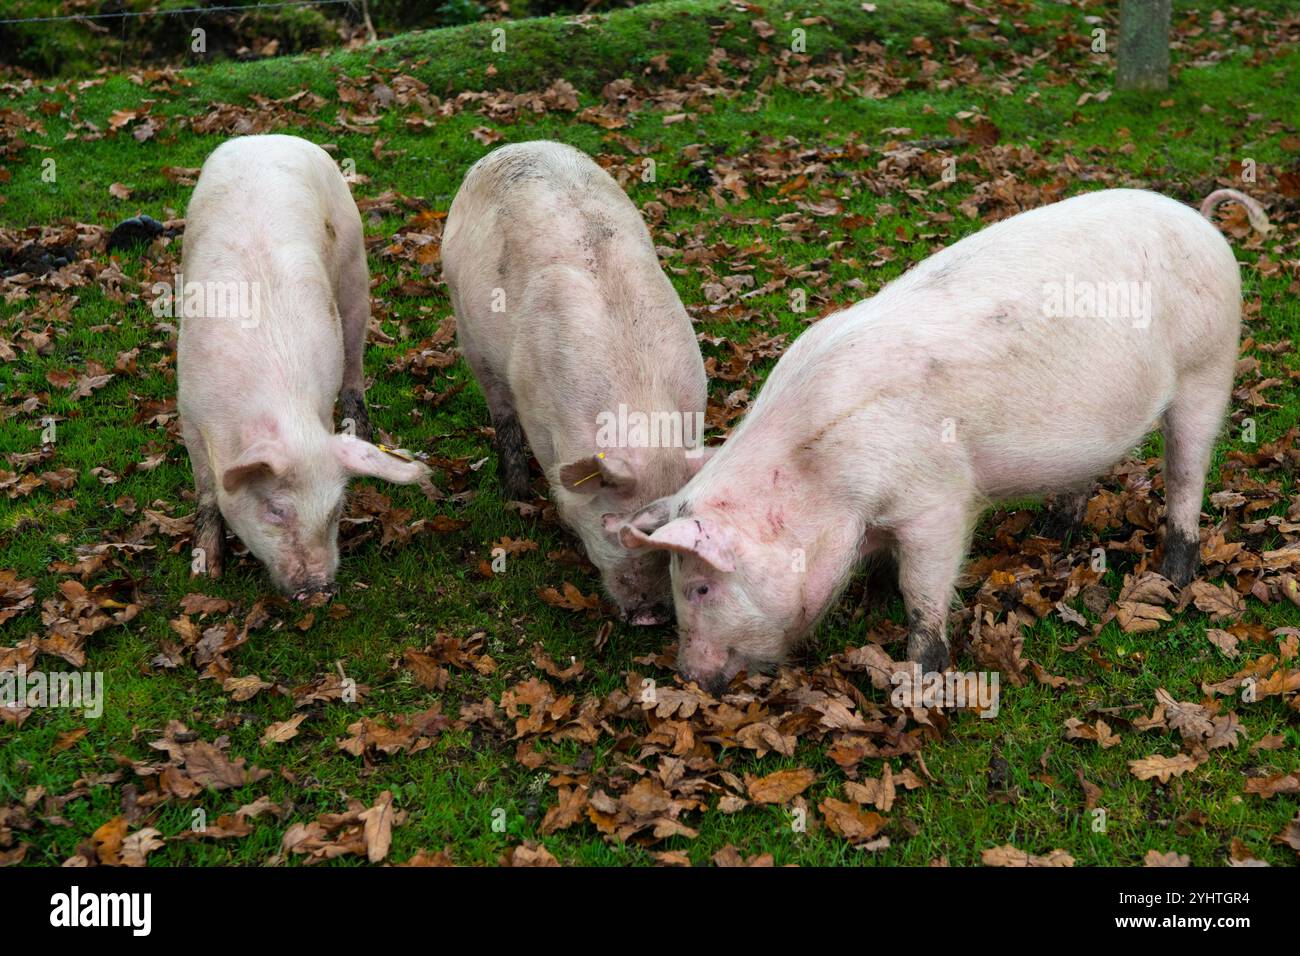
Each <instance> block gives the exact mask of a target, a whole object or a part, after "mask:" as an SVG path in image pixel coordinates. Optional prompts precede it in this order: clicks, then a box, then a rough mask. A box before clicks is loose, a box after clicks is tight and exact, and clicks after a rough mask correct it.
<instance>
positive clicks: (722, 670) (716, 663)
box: [677, 639, 741, 697]
mask: <svg viewBox="0 0 1300 956" xmlns="http://www.w3.org/2000/svg"><path fill="white" fill-rule="evenodd" d="M740 668H741V662H740V656H739V655H738V654H736V653H735V652H734V651H730V650H728V649H727V648H725V647H722V646H720V645H718V644H714V643H712V642H710V641H704V640H690V639H687V640H685V642H684V643H683V644H682V649H681V650H680V651H679V652H678V654H677V670H678V671H679V672H680V673H681V675H682V677H683V678H684V679H686V680H688V681H692V680H693V681H695V683H697V684H699V685H700V686H701V687H703V688H704V689H705V690H707V691H708V692H709V693H710V694H713V695H714V696H715V697H716V696H717V695H718V694H721V693H722V692H723V691H724V690H726V689H727V685H728V684H730V683H731V678H733V677H735V676H736V675H737V674H738V673H740Z"/></svg>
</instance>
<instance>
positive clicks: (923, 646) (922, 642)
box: [907, 633, 949, 674]
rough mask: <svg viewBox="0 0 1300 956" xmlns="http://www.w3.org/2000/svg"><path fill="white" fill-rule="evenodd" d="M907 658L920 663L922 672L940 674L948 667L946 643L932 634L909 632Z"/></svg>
mask: <svg viewBox="0 0 1300 956" xmlns="http://www.w3.org/2000/svg"><path fill="white" fill-rule="evenodd" d="M907 659H908V660H909V661H912V662H914V663H916V664H918V665H920V668H921V673H923V674H931V673H933V674H942V673H943V672H944V671H946V670H947V669H948V666H949V660H948V645H947V644H945V643H944V642H943V639H942V638H940V637H936V636H935V635H933V634H916V633H913V634H909V635H908V638H907Z"/></svg>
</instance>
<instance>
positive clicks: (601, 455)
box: [573, 451, 605, 488]
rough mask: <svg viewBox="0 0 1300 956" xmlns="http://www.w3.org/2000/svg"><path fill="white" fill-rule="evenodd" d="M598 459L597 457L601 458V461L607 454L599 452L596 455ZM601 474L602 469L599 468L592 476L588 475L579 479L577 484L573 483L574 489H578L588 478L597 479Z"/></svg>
mask: <svg viewBox="0 0 1300 956" xmlns="http://www.w3.org/2000/svg"><path fill="white" fill-rule="evenodd" d="M596 457H597V458H600V459H604V457H605V453H604V452H603V451H602V452H597V453H596ZM599 474H600V469H599V468H597V469H596V470H595V471H593V472H592V473H591V474H590V475H588V476H587V477H586V478H579V479H578V480H577V481H575V482H574V483H573V487H575V488H576V487H578V485H580V484H582V483H583V482H584V481H586V480H587V479H588V478H595V477H596V476H597V475H599Z"/></svg>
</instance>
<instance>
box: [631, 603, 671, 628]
mask: <svg viewBox="0 0 1300 956" xmlns="http://www.w3.org/2000/svg"><path fill="white" fill-rule="evenodd" d="M672 619H673V611H672V608H670V607H669V606H668V605H667V604H642V605H639V606H637V607H630V608H628V609H626V610H625V611H623V620H624V621H626V622H627V623H628V624H632V625H635V626H637V627H647V626H651V625H655V624H667V623H668V622H669V621H671V620H672Z"/></svg>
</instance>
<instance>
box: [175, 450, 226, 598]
mask: <svg viewBox="0 0 1300 956" xmlns="http://www.w3.org/2000/svg"><path fill="white" fill-rule="evenodd" d="M182 432H183V434H184V438H185V447H186V448H187V449H188V450H189V453H190V468H191V469H192V470H193V472H194V487H195V488H196V489H197V491H198V493H199V507H198V510H197V511H196V512H195V513H194V537H193V540H192V542H191V549H192V551H191V556H192V560H191V563H190V567H191V569H193V573H194V574H207V576H208V577H210V578H219V577H221V566H222V562H223V560H224V558H225V554H226V524H225V522H224V521H223V520H222V518H221V509H220V508H218V507H217V477H216V475H215V474H213V471H212V465H211V463H210V462H209V461H208V452H207V449H206V448H205V447H204V445H203V440H202V439H201V438H200V437H199V434H198V431H197V430H196V429H191V428H189V427H187V426H183V427H182ZM200 555H201V556H202V560H201V561H198V560H193V559H197V558H199V557H200Z"/></svg>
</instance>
